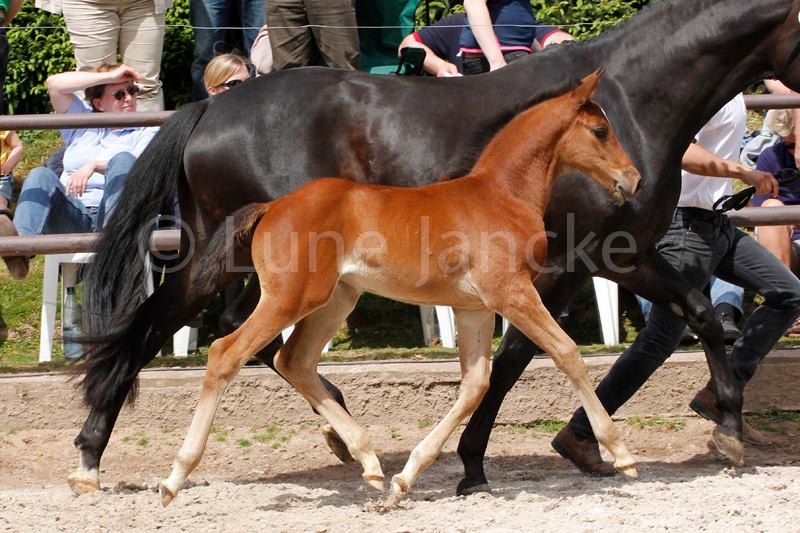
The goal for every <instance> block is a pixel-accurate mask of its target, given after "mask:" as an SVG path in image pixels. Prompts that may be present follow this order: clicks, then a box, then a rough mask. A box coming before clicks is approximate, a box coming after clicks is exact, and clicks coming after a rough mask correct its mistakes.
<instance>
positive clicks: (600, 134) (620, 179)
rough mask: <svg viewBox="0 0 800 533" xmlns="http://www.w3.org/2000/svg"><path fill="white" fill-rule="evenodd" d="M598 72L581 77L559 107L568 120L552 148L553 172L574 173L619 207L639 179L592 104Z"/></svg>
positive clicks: (603, 117)
mask: <svg viewBox="0 0 800 533" xmlns="http://www.w3.org/2000/svg"><path fill="white" fill-rule="evenodd" d="M602 76H603V72H602V70H597V71H595V72H594V73H592V74H590V75H589V76H587V77H585V78H584V79H583V80H582V81H581V84H580V85H579V86H578V87H577V88H575V89H574V90H572V91H571V92H570V93H568V94H566V95H564V96H563V97H562V98H559V100H561V102H560V104H561V106H564V107H563V111H562V112H563V113H564V118H566V119H567V120H570V122H569V124H568V126H567V128H566V129H565V131H564V132H563V134H562V135H561V138H560V139H559V141H558V144H557V145H556V151H555V154H556V158H557V161H556V163H557V165H558V166H557V171H558V172H559V173H564V172H569V171H578V172H581V173H582V174H585V175H587V176H589V177H590V178H592V179H593V180H595V181H596V182H598V183H599V184H600V185H602V186H603V187H604V188H606V189H608V190H609V191H610V192H611V193H612V194H613V195H614V196H615V197H616V198H617V200H618V201H619V202H620V203H621V202H624V201H625V200H628V199H630V198H632V197H633V195H634V194H635V193H636V190H637V189H638V188H639V179H640V178H641V175H640V174H639V171H638V170H636V167H634V166H633V163H632V162H631V160H630V159H629V158H628V155H627V154H626V153H625V150H623V148H622V145H620V143H619V140H618V139H617V136H616V134H615V133H614V130H613V128H612V127H611V124H610V123H609V122H608V117H606V114H605V113H604V112H603V110H602V108H601V107H600V106H599V105H597V104H596V103H594V102H593V101H592V97H593V96H594V93H595V91H596V90H597V85H598V84H599V83H600V78H602Z"/></svg>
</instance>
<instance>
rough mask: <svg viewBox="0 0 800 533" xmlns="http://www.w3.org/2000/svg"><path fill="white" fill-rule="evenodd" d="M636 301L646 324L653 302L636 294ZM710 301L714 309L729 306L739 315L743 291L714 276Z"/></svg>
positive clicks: (742, 303)
mask: <svg viewBox="0 0 800 533" xmlns="http://www.w3.org/2000/svg"><path fill="white" fill-rule="evenodd" d="M636 299H637V300H638V301H639V306H640V307H641V308H642V315H643V316H644V320H645V322H647V319H648V317H649V316H650V309H651V308H652V306H653V302H651V301H650V300H647V299H645V298H642V297H641V296H639V295H638V294H637V295H636ZM710 300H711V305H713V306H714V307H717V306H718V305H719V304H730V305H732V306H733V307H735V308H736V309H738V310H739V312H740V313H741V312H742V308H743V307H744V289H743V288H741V287H739V286H738V285H734V284H733V283H730V282H728V281H725V280H724V279H719V278H718V277H716V276H714V277H712V278H711V296H710Z"/></svg>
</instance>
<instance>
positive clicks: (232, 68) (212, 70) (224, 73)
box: [203, 54, 250, 87]
mask: <svg viewBox="0 0 800 533" xmlns="http://www.w3.org/2000/svg"><path fill="white" fill-rule="evenodd" d="M243 66H246V67H248V68H249V67H250V62H249V61H248V60H247V59H245V58H243V57H242V56H240V55H236V54H220V55H218V56H216V57H215V58H214V59H212V60H211V61H209V62H208V65H206V69H205V71H204V72H203V84H204V85H205V86H206V87H216V86H217V85H220V84H222V83H225V80H227V79H228V78H230V77H231V76H233V74H234V73H235V72H236V71H237V70H239V69H240V68H242V67H243Z"/></svg>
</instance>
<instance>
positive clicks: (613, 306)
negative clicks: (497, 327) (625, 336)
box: [419, 278, 619, 348]
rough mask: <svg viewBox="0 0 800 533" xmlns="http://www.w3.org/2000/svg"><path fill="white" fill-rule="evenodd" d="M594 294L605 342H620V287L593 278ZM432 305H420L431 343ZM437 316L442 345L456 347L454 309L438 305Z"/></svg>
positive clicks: (426, 339) (604, 280) (603, 279)
mask: <svg viewBox="0 0 800 533" xmlns="http://www.w3.org/2000/svg"><path fill="white" fill-rule="evenodd" d="M592 283H593V284H594V294H595V299H596V301H597V312H598V314H599V315H600V328H601V330H602V333H603V344H606V345H614V344H619V288H618V286H617V284H616V283H614V282H613V281H609V280H607V279H605V278H592ZM430 309H431V307H430V306H424V305H421V306H420V307H419V311H420V318H421V319H422V332H423V335H424V337H425V344H430V343H431V340H432V337H431V336H432V334H433V329H434V328H433V313H431V311H430ZM436 318H437V320H438V322H439V335H440V338H441V342H442V346H444V347H445V348H455V346H456V334H457V332H456V323H455V315H454V314H453V310H452V309H451V308H449V307H444V306H439V305H437V306H436ZM508 326H509V322H508V320H506V319H505V318H503V333H504V334H505V332H506V330H508Z"/></svg>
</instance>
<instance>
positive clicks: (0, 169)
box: [0, 131, 22, 176]
mask: <svg viewBox="0 0 800 533" xmlns="http://www.w3.org/2000/svg"><path fill="white" fill-rule="evenodd" d="M6 146H8V147H9V148H11V151H10V152H9V153H8V159H6V162H5V163H3V165H2V166H0V175H3V176H7V175H9V174H11V172H13V171H14V167H15V166H17V163H19V160H20V159H22V140H21V139H20V138H19V136H18V135H17V134H16V133H15V132H13V131H12V132H10V133H9V134H8V135H7V136H6Z"/></svg>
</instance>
